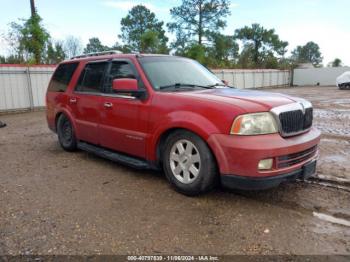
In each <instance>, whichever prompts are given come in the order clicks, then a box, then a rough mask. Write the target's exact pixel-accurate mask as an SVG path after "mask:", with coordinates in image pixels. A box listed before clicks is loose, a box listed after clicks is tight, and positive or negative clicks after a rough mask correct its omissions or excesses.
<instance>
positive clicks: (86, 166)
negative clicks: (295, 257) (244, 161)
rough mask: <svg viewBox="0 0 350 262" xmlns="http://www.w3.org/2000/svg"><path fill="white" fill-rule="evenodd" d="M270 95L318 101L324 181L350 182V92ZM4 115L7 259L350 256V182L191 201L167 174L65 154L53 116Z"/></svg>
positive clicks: (1, 193)
mask: <svg viewBox="0 0 350 262" xmlns="http://www.w3.org/2000/svg"><path fill="white" fill-rule="evenodd" d="M270 91H273V92H277V91H278V92H283V93H288V94H293V95H297V96H301V97H305V98H307V99H309V100H311V101H312V102H313V104H314V106H315V108H316V110H315V116H316V121H315V123H316V126H318V127H319V128H320V129H321V130H322V132H323V135H322V142H321V158H320V160H319V168H318V176H319V177H323V178H326V179H331V180H344V181H345V182H346V181H349V174H350V172H349V171H350V164H349V162H350V161H349V160H350V158H349V155H350V129H349V124H350V91H338V90H337V89H336V88H335V87H317V88H311V87H309V88H293V89H292V88H288V89H273V90H270ZM0 118H1V120H3V121H5V122H6V123H7V125H8V126H7V127H6V128H3V129H0V149H1V150H0V255H1V254H12V255H14V254H41V255H43V254H89V255H91V254H143V255H145V254H147V255H150V254H154V255H157V254H192V255H195V254H200V255H202V254H217V255H224V254H309V255H315V254H347V255H350V245H349V243H350V188H349V187H348V185H347V184H346V183H336V184H332V183H331V182H327V183H323V182H322V181H320V182H317V181H316V182H315V181H314V182H310V183H305V182H299V183H291V184H286V185H281V186H280V187H278V188H275V189H272V190H268V191H263V192H233V191H226V190H223V189H221V188H218V189H216V190H214V191H213V192H211V193H209V194H206V195H203V196H200V197H194V198H189V197H185V196H183V195H181V194H178V193H176V192H175V191H173V190H172V189H171V188H170V187H169V185H168V183H167V182H166V180H165V178H164V176H163V175H162V174H161V173H157V172H149V171H135V170H133V169H131V168H127V167H124V166H121V165H119V164H116V163H113V162H111V161H107V160H104V159H101V158H98V157H95V156H93V155H91V154H88V153H85V152H76V153H67V152H65V151H63V150H62V149H61V148H60V146H59V145H58V143H57V138H56V135H55V134H53V133H52V132H51V131H49V130H48V128H47V126H46V121H45V113H44V112H35V113H23V114H16V115H5V116H0ZM340 185H341V186H342V188H339V187H338V188H337V186H340Z"/></svg>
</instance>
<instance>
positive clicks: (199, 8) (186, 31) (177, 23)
mask: <svg viewBox="0 0 350 262" xmlns="http://www.w3.org/2000/svg"><path fill="white" fill-rule="evenodd" d="M229 6H230V3H229V1H228V0H182V4H181V5H180V6H178V7H174V8H172V9H170V14H171V16H172V19H173V20H174V22H171V23H168V24H167V26H168V28H169V31H170V32H172V33H175V35H176V41H175V42H174V43H173V47H175V48H185V47H186V45H187V44H190V45H192V43H193V42H195V43H197V44H199V45H202V44H203V40H204V39H205V40H209V38H210V35H211V34H212V33H213V32H218V31H219V30H220V29H223V28H225V27H226V21H225V18H226V17H227V16H229V15H230V9H229Z"/></svg>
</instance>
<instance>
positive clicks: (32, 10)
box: [30, 0, 36, 17]
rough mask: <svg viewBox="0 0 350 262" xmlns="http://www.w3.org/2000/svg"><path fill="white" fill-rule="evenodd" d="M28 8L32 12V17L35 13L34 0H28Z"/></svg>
mask: <svg viewBox="0 0 350 262" xmlns="http://www.w3.org/2000/svg"><path fill="white" fill-rule="evenodd" d="M30 10H31V12H32V17H33V16H34V15H35V13H36V11H35V3H34V0H30Z"/></svg>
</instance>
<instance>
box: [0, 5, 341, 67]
mask: <svg viewBox="0 0 350 262" xmlns="http://www.w3.org/2000/svg"><path fill="white" fill-rule="evenodd" d="M170 15H171V22H169V23H167V24H165V23H164V22H163V21H160V20H159V19H158V18H157V17H156V14H155V13H153V12H151V11H150V10H149V9H148V8H147V7H146V6H144V5H136V6H134V7H132V8H131V10H129V12H128V14H127V15H126V16H125V17H124V18H122V19H121V22H120V28H121V34H120V35H119V36H118V38H119V39H120V40H121V42H116V43H115V44H114V45H113V46H106V45H103V44H102V43H101V41H100V39H99V38H97V37H93V38H90V39H89V41H88V43H87V45H86V46H85V47H83V45H82V42H81V40H80V39H79V38H77V37H75V36H69V37H67V38H66V39H64V40H53V39H52V38H51V36H50V34H49V32H48V31H47V30H46V29H45V27H44V26H43V23H42V18H41V17H40V16H39V14H38V12H37V11H36V12H34V14H32V16H31V17H30V18H29V19H26V20H25V19H23V20H20V22H17V23H16V22H13V23H11V24H10V25H9V31H8V32H7V33H6V34H5V35H3V38H4V39H5V40H6V41H7V42H8V43H9V45H10V47H11V50H12V51H11V54H10V55H9V56H7V57H4V56H0V63H30V64H40V63H46V64H56V63H59V62H60V61H62V60H64V59H67V58H69V57H72V56H75V55H79V54H81V53H85V54H86V53H94V52H101V51H108V50H119V51H121V52H123V53H130V52H140V53H160V54H169V53H171V54H175V55H180V56H185V57H189V58H193V59H196V60H198V61H199V62H201V63H203V64H205V65H206V66H208V67H211V68H281V69H285V68H291V67H294V66H295V65H297V64H299V63H312V64H313V65H314V66H316V67H319V66H322V61H323V57H322V54H321V52H320V48H319V46H318V44H317V43H315V42H313V41H309V42H308V43H306V44H305V45H300V46H297V47H296V48H295V49H294V50H292V52H291V55H290V56H286V54H287V51H288V42H286V41H283V40H281V39H280V37H279V36H278V34H277V33H276V32H275V30H274V29H268V28H264V27H263V26H262V25H260V24H252V25H249V26H244V27H243V28H239V29H236V30H235V31H233V32H232V34H231V35H226V34H223V33H222V31H223V30H224V29H225V28H226V27H227V23H226V20H227V18H228V17H229V16H230V15H231V12H230V2H229V1H228V0H182V3H181V5H179V6H176V7H173V8H171V9H170ZM166 30H167V31H168V32H169V33H170V34H172V35H173V36H174V39H173V40H172V41H170V40H169V38H168V37H167V36H166ZM341 65H342V62H341V60H340V59H339V58H336V59H335V60H334V61H333V62H331V63H330V64H329V65H328V66H341Z"/></svg>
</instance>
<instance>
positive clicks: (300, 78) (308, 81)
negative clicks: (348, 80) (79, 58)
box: [293, 67, 350, 86]
mask: <svg viewBox="0 0 350 262" xmlns="http://www.w3.org/2000/svg"><path fill="white" fill-rule="evenodd" d="M345 71H350V67H324V68H307V69H294V75H293V85H297V86H305V85H321V86H328V85H331V86H334V85H335V80H336V78H337V77H338V76H340V75H341V74H342V73H344V72H345Z"/></svg>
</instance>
